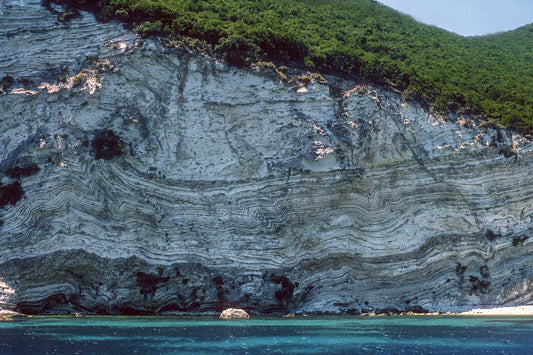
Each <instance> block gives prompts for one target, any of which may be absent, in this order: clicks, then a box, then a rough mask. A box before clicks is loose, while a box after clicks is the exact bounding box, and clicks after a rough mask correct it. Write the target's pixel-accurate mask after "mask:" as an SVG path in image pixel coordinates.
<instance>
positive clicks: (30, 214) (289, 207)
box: [0, 0, 533, 314]
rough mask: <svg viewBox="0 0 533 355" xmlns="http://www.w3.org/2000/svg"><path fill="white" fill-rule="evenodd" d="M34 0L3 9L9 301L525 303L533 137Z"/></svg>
mask: <svg viewBox="0 0 533 355" xmlns="http://www.w3.org/2000/svg"><path fill="white" fill-rule="evenodd" d="M23 4H24V6H20V3H19V2H16V3H15V2H12V3H11V2H2V3H1V5H0V47H1V48H2V51H1V52H0V76H2V77H4V78H6V77H7V76H9V77H7V78H12V79H9V80H7V81H6V84H5V85H4V91H6V92H7V93H6V94H3V95H1V96H0V142H1V143H0V146H1V147H2V148H3V149H2V150H1V151H0V176H1V184H2V185H1V186H0V193H1V196H0V205H1V209H0V221H1V222H0V307H3V308H7V309H14V310H18V311H21V312H24V313H68V312H88V313H111V314H131V313H157V314H161V313H165V312H189V313H195V312H213V311H217V310H221V309H222V308H225V307H228V306H234V307H240V308H245V309H246V310H248V311H250V312H252V313H268V312H288V311H291V312H361V311H369V310H387V309H397V310H421V309H427V310H432V311H448V310H451V311H459V310H466V309H469V308H473V307H479V305H489V304H490V305H502V304H506V305H523V304H531V303H533V292H532V291H533V270H532V269H531V267H530V264H531V262H532V260H533V256H532V253H533V238H529V237H530V236H531V234H532V227H533V225H532V217H533V180H532V179H531V176H532V174H533V164H532V163H533V144H532V142H531V140H530V139H529V138H527V137H523V136H520V135H517V134H515V133H512V132H509V131H504V130H496V129H492V128H489V127H486V126H483V125H481V124H479V123H478V122H475V121H473V120H464V119H462V118H449V119H446V120H443V119H440V118H437V117H435V116H433V115H432V114H430V113H428V112H427V111H426V110H424V109H423V108H421V107H419V106H417V105H416V104H414V103H402V102H401V98H400V97H399V96H398V95H397V94H395V93H391V92H387V91H384V90H378V89H370V90H366V91H364V90H351V91H350V89H352V88H354V87H355V86H356V85H357V83H353V82H350V81H347V80H343V79H342V78H335V77H329V78H328V81H329V85H325V84H320V83H318V82H313V81H311V82H309V83H308V84H307V85H306V86H304V87H299V88H295V87H291V86H289V85H286V84H283V83H281V82H279V79H278V78H277V77H276V76H275V75H272V73H270V72H268V70H254V69H253V68H249V69H240V70H239V69H236V68H233V67H228V66H226V65H225V64H224V63H220V62H216V61H214V60H212V59H210V58H205V57H202V56H199V55H194V54H191V53H188V52H186V51H184V50H179V49H174V48H167V46H164V45H162V44H161V43H159V42H157V41H153V40H146V41H141V40H140V39H138V38H136V37H135V36H134V35H133V34H132V33H130V32H128V31H126V30H124V29H122V28H121V27H120V26H119V25H118V24H113V23H111V24H102V23H98V22H96V21H95V20H94V19H93V18H92V17H91V16H90V15H88V14H84V15H83V16H82V17H81V18H77V19H74V20H72V21H71V22H69V23H68V24H64V23H61V22H59V21H58V20H57V18H58V17H57V14H55V13H54V9H48V10H47V9H45V8H43V7H42V6H41V5H40V2H39V1H36V0H27V1H26V0H25V1H24V3H23ZM297 89H299V90H297Z"/></svg>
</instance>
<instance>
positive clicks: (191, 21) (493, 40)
mask: <svg viewBox="0 0 533 355" xmlns="http://www.w3.org/2000/svg"><path fill="white" fill-rule="evenodd" d="M56 1H59V2H63V3H66V4H67V5H69V6H70V8H79V7H81V8H90V9H92V10H93V11H95V12H96V13H97V15H98V16H99V17H100V18H102V19H104V20H108V19H113V18H116V19H119V20H121V21H124V22H128V23H130V24H132V25H133V26H134V27H135V28H136V29H137V30H138V31H139V33H141V34H142V35H143V36H149V35H173V36H180V37H182V38H184V37H187V38H189V39H190V38H193V39H198V40H201V43H204V44H207V45H206V46H204V48H208V50H210V51H212V52H213V53H215V54H217V55H219V56H221V57H223V58H224V59H226V60H227V61H228V62H229V63H230V64H233V65H237V66H244V65H248V64H250V63H251V62H253V61H257V60H267V59H268V60H274V61H277V62H279V63H283V62H284V61H286V64H287V63H289V62H295V63H297V64H298V65H301V66H304V67H306V68H308V69H309V70H310V71H315V72H323V73H339V72H340V73H344V74H348V75H353V76H356V77H359V78H362V79H363V80H368V81H372V82H374V83H379V84H383V85H387V86H390V87H392V88H394V89H396V90H399V91H402V92H403V95H404V98H406V99H416V100H420V101H422V102H424V103H426V104H428V105H429V104H431V105H434V107H435V109H436V110H438V111H440V112H458V113H469V114H482V115H484V116H485V117H487V118H488V119H489V120H495V121H497V122H499V123H500V124H503V125H505V126H512V127H516V128H520V129H524V130H527V131H530V132H531V131H533V24H530V25H527V26H524V27H522V28H520V29H518V30H515V31H511V32H507V33H502V34H498V35H493V36H486V37H471V38H465V37H461V36H459V35H455V34H453V33H450V32H447V31H444V30H441V29H438V28H434V27H430V26H426V25H423V24H421V23H418V22H416V21H414V20H413V19H411V18H410V17H408V16H404V15H401V14H399V13H398V12H396V11H394V10H392V9H389V8H387V7H385V6H383V5H381V4H379V3H377V2H374V1H372V0H255V1H254V0H56Z"/></svg>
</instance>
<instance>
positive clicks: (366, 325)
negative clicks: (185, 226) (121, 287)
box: [0, 316, 533, 354]
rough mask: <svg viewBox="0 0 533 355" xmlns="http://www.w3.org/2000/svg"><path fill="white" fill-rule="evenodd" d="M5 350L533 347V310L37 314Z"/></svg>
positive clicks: (495, 350)
mask: <svg viewBox="0 0 533 355" xmlns="http://www.w3.org/2000/svg"><path fill="white" fill-rule="evenodd" d="M0 353H1V354H133V353H138V354H288V353H290V354H365V353H367V354H375V353H378V354H401V353H405V354H533V317H462V316H412V317H407V316H401V317H400V316H392V317H348V316H345V317H330V316H328V317H296V318H274V317H257V318H252V319H245V320H220V319H218V318H214V317H96V316H94V317H92V316H87V317H83V318H73V317H35V318H24V319H20V320H14V321H9V322H0Z"/></svg>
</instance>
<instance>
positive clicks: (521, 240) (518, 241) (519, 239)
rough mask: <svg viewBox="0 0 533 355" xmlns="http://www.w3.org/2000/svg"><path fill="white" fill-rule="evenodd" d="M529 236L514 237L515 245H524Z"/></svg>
mask: <svg viewBox="0 0 533 355" xmlns="http://www.w3.org/2000/svg"><path fill="white" fill-rule="evenodd" d="M528 239H529V237H527V236H522V237H513V246H514V247H517V246H519V245H523V244H524V242H525V241H526V240H528Z"/></svg>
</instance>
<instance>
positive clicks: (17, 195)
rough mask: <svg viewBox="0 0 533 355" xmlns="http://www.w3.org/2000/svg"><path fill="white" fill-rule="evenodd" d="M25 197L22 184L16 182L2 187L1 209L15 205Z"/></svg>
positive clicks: (0, 193) (0, 190)
mask: <svg viewBox="0 0 533 355" xmlns="http://www.w3.org/2000/svg"><path fill="white" fill-rule="evenodd" d="M23 195H24V191H23V190H22V186H21V185H20V182H18V181H15V182H13V183H11V184H8V185H4V186H0V208H2V207H4V206H6V205H9V204H11V205H14V204H16V203H17V202H18V201H20V199H21V198H22V196H23Z"/></svg>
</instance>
